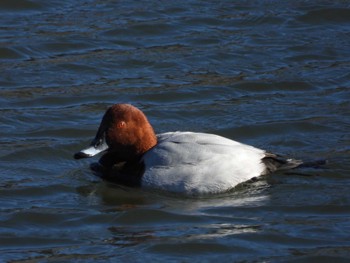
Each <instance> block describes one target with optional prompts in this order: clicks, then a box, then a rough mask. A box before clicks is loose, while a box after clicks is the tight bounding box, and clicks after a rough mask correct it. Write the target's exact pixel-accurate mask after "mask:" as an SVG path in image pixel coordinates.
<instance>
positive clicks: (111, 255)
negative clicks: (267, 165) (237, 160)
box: [0, 0, 350, 262]
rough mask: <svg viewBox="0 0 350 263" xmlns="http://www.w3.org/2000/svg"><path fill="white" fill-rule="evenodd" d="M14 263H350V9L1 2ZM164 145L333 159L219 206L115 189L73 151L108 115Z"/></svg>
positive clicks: (5, 190) (0, 83) (5, 218)
mask: <svg viewBox="0 0 350 263" xmlns="http://www.w3.org/2000/svg"><path fill="white" fill-rule="evenodd" d="M0 15H1V18H0V21H1V27H0V43H1V44H0V69H1V74H0V105H1V106H0V122H1V129H0V136H1V137H0V138H1V139H0V144H1V147H0V167H1V173H0V174H1V182H0V203H1V207H0V209H1V212H0V222H1V223H0V257H1V259H2V261H3V262H67V261H71V262H118V261H123V262H145V261H146V262H148V261H152V262H165V261H167V262H177V261H180V262H212V261H223V260H225V262H233V261H235V262H237V261H239V262H262V261H265V262H291V261H292V262H310V261H312V260H313V261H317V262H329V261H331V260H332V261H334V262H348V260H349V258H350V220H349V218H350V206H349V205H350V194H349V187H350V180H349V170H350V165H349V151H350V148H349V145H350V144H349V142H350V137H349V129H350V102H349V101H350V92H349V86H350V74H349V72H350V59H349V58H350V6H349V3H348V2H347V1H199V0H193V1H98V0H85V1H80V0H77V1H68V0H67V1H43V0H36V1H34V0H33V1H29V0H21V1H10V0H2V1H1V3H0ZM117 102H127V103H132V104H134V105H136V106H138V107H140V108H141V109H142V110H143V111H144V112H145V113H146V114H147V116H148V117H149V119H150V121H151V123H152V124H153V126H154V128H155V130H156V131H157V132H165V131H175V130H191V131H202V132H211V133H216V134H220V135H224V136H226V137H229V138H232V139H236V140H239V141H242V142H245V143H248V144H252V145H255V146H257V147H261V148H264V149H267V150H269V151H272V152H277V153H284V154H289V155H291V156H293V157H295V158H302V159H314V158H316V159H317V158H327V159H328V160H329V164H328V165H327V166H326V167H325V168H322V169H316V170H313V169H309V170H303V171H298V173H301V174H303V175H305V174H306V175H309V176H301V175H296V174H274V175H271V176H269V177H265V178H260V179H258V180H255V181H253V182H250V183H247V184H244V185H241V186H239V187H237V189H234V190H232V191H230V192H229V193H225V194H222V195H218V196H211V197H203V198H185V197H181V196H172V195H166V194H160V193H153V192H145V191H142V190H140V189H129V188H125V187H120V186H116V185H109V184H106V183H104V182H101V181H100V180H99V179H98V178H95V177H94V176H93V175H92V173H91V172H90V171H89V168H88V167H89V163H90V162H92V161H94V160H83V161H75V160H73V158H72V155H73V153H75V152H76V151H77V150H80V149H81V148H82V147H84V146H85V145H86V144H87V143H88V142H89V141H90V140H91V139H92V137H93V136H94V134H95V131H96V129H97V126H98V124H99V121H100V118H101V116H102V114H103V112H104V110H105V109H106V107H108V106H109V105H111V104H113V103H117Z"/></svg>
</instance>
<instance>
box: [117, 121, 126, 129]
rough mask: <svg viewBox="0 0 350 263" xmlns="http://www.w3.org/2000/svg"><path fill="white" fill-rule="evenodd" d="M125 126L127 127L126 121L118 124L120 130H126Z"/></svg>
mask: <svg viewBox="0 0 350 263" xmlns="http://www.w3.org/2000/svg"><path fill="white" fill-rule="evenodd" d="M125 126H126V123H125V121H120V122H118V123H117V128H118V129H121V128H124V127H125Z"/></svg>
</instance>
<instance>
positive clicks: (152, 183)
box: [74, 104, 303, 195]
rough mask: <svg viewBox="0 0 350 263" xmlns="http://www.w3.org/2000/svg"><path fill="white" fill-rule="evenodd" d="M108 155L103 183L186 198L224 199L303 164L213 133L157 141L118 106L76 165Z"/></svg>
mask: <svg viewBox="0 0 350 263" xmlns="http://www.w3.org/2000/svg"><path fill="white" fill-rule="evenodd" d="M97 154H102V156H101V157H100V159H99V161H98V162H97V163H93V164H91V170H92V171H93V172H95V174H97V175H98V176H99V177H101V178H102V179H104V180H106V181H109V182H112V183H116V184H121V185H125V186H129V187H141V188H145V189H153V190H160V191H166V192H171V193H176V194H185V195H206V194H219V193H224V192H227V191H230V190H231V189H233V188H235V187H236V186H237V185H239V184H242V183H243V182H247V181H249V180H252V179H253V178H257V177H259V176H263V175H267V174H270V173H273V172H275V171H279V170H287V169H293V168H296V167H298V166H301V165H302V164H303V162H302V161H301V160H296V159H292V158H284V157H282V156H280V155H277V154H273V153H269V152H267V151H265V150H262V149H259V148H256V147H253V146H250V145H247V144H244V143H240V142H237V141H234V140H231V139H229V138H225V137H222V136H219V135H215V134H210V133H200V132H191V131H174V132H166V133H161V134H158V135H156V133H155V131H154V129H153V127H152V125H151V124H150V122H149V121H148V119H147V117H146V115H145V114H144V113H143V112H142V111H141V110H140V109H138V108H137V107H135V106H133V105H131V104H115V105H112V106H110V107H109V108H108V109H107V110H106V112H105V114H104V115H103V118H102V121H101V123H100V126H99V128H98V130H97V133H96V136H95V137H94V139H93V140H92V142H91V143H90V145H89V146H88V147H87V148H84V149H83V150H81V151H79V152H77V153H75V154H74V158H75V159H82V158H89V157H93V156H95V155H97Z"/></svg>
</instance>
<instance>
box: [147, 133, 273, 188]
mask: <svg viewBox="0 0 350 263" xmlns="http://www.w3.org/2000/svg"><path fill="white" fill-rule="evenodd" d="M264 157H265V151H263V150H261V149H258V148H255V147H252V146H249V145H245V144H242V143H239V142H236V141H233V140H230V139H227V138H224V137H221V136H218V135H214V134H207V133H193V132H168V133H163V134H160V135H158V144H157V145H156V146H155V147H153V148H152V149H150V150H149V151H148V152H146V153H145V154H144V156H143V161H144V164H145V171H144V174H143V177H142V186H144V187H148V188H155V189H162V190H166V191H171V192H178V193H187V194H208V193H219V192H224V191H227V190H229V189H231V188H233V187H235V186H236V185H238V184H240V183H242V182H244V181H247V180H250V179H252V178H254V177H257V176H260V175H262V174H263V173H264V172H265V170H266V167H265V165H264V164H263V162H262V158H264Z"/></svg>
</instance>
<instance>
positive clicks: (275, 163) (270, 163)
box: [262, 153, 327, 174]
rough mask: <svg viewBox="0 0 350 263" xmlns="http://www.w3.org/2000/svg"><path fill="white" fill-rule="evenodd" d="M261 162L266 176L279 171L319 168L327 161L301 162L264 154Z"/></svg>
mask: <svg viewBox="0 0 350 263" xmlns="http://www.w3.org/2000/svg"><path fill="white" fill-rule="evenodd" d="M262 162H263V163H264V164H265V166H266V174H268V173H272V172H275V171H281V170H290V169H295V168H319V167H320V166H321V165H325V164H326V163H327V160H324V159H323V160H314V161H305V162H304V161H301V160H296V159H287V158H283V157H282V156H279V155H276V154H272V153H266V155H265V157H264V158H263V159H262Z"/></svg>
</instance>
